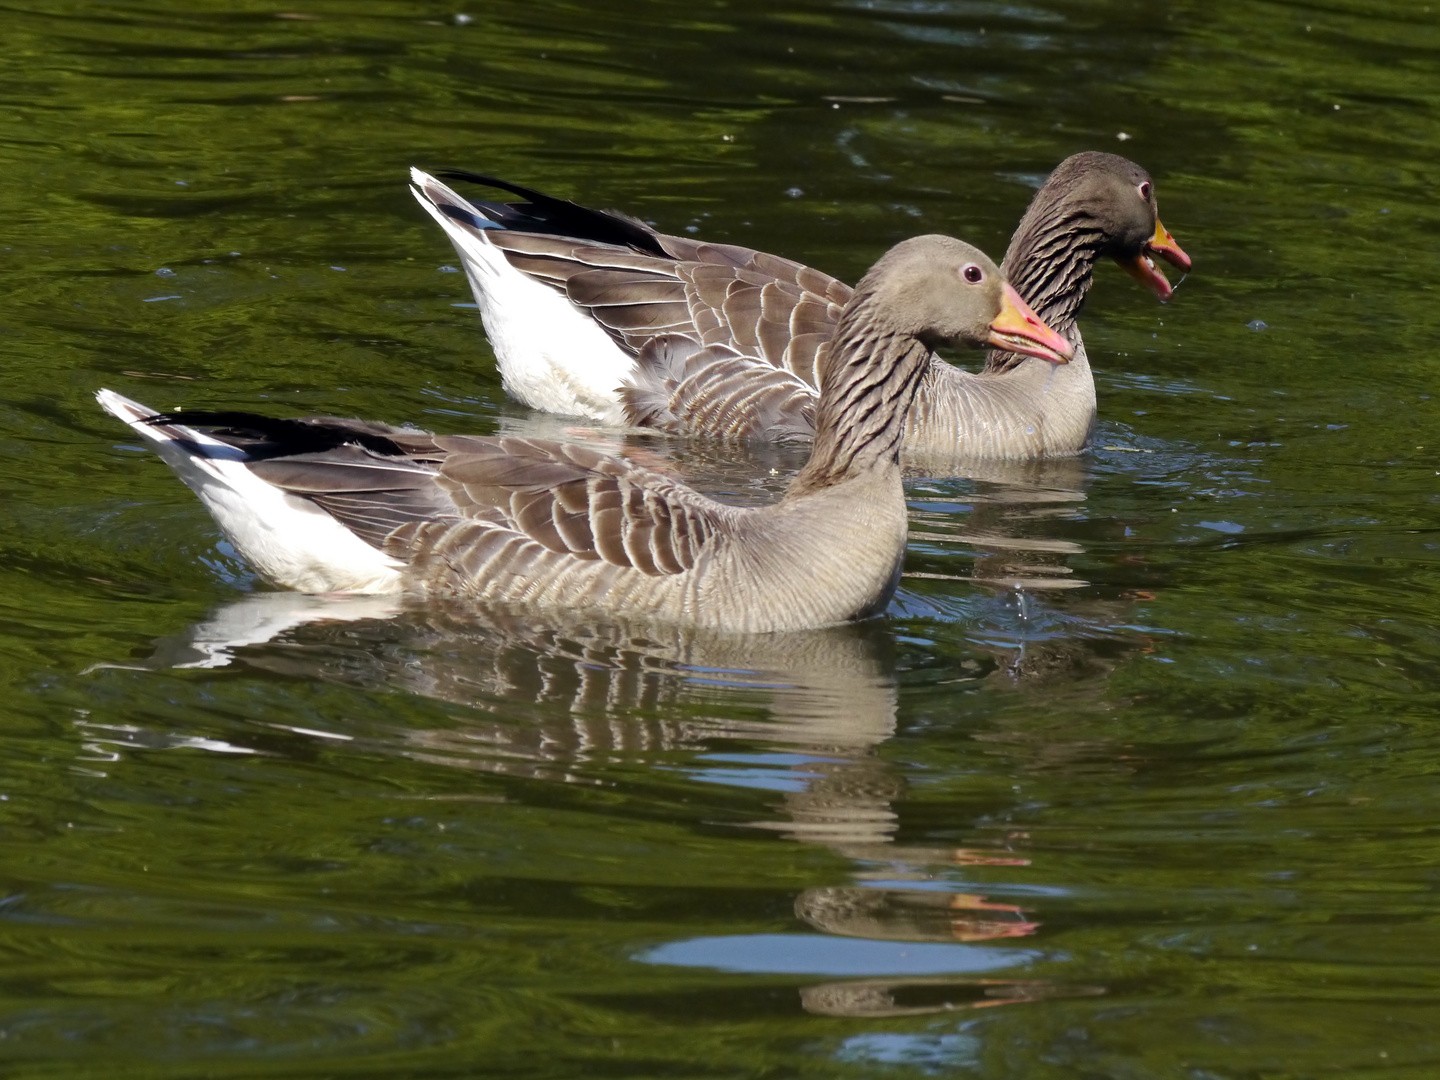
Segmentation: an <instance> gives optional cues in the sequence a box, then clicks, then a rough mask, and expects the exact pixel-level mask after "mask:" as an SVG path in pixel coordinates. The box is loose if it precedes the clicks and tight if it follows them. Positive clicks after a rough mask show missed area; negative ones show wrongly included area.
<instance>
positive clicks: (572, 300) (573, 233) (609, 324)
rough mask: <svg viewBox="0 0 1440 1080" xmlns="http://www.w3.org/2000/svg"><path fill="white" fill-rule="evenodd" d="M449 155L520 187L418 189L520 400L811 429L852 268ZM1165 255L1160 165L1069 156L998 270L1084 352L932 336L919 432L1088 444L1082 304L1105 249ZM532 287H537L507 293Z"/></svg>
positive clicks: (765, 432) (913, 428)
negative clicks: (773, 250)
mask: <svg viewBox="0 0 1440 1080" xmlns="http://www.w3.org/2000/svg"><path fill="white" fill-rule="evenodd" d="M445 175H446V176H447V178H451V179H463V180H470V181H475V182H480V183H485V184H489V185H492V186H496V187H500V188H502V189H505V190H508V191H510V192H511V193H512V194H516V195H519V196H521V197H523V198H524V199H525V200H527V201H525V202H522V203H503V202H499V203H495V202H480V201H474V202H472V201H468V200H466V199H464V198H462V197H461V196H459V195H458V194H456V193H455V191H454V190H453V189H451V188H449V187H447V186H446V185H445V184H443V183H441V182H440V181H439V180H436V179H435V178H434V177H431V176H429V175H427V174H426V173H423V172H421V171H419V170H412V179H413V181H414V189H413V190H414V192H415V195H416V197H417V199H418V200H419V201H420V203H421V205H422V206H424V207H425V209H426V210H427V211H428V212H429V213H430V214H431V216H432V217H434V218H435V220H436V221H437V222H438V223H439V224H440V225H441V227H442V228H444V229H445V231H446V234H447V235H448V236H449V238H450V240H451V242H452V244H454V246H455V249H456V251H457V252H458V253H459V254H460V257H461V259H462V261H463V263H464V265H465V269H466V273H467V274H468V276H469V279H470V283H471V286H472V288H473V290H474V292H475V297H476V301H477V303H478V305H479V307H480V310H481V314H482V317H483V319H484V323H485V328H486V331H487V333H488V334H489V336H490V339H491V343H492V345H493V346H494V350H495V355H496V358H497V361H498V363H499V366H500V371H501V376H502V380H503V383H504V386H505V388H506V390H507V392H509V393H510V394H511V395H512V396H514V397H515V398H517V399H518V400H519V401H521V402H522V403H524V404H527V405H530V406H531V407H533V408H538V409H542V410H545V411H554V412H574V413H576V414H579V415H584V416H588V417H591V418H593V419H598V420H602V421H606V422H612V423H614V422H625V423H630V424H635V425H637V426H647V427H655V428H659V429H661V430H666V431H671V432H690V433H703V434H709V435H722V436H731V437H740V438H748V439H765V440H781V441H787V440H808V439H809V438H810V437H811V436H812V435H813V431H814V411H815V406H816V402H817V400H818V393H819V390H818V386H819V372H820V369H821V368H822V367H823V365H824V362H825V356H826V354H827V352H828V350H829V349H830V347H831V341H832V339H833V337H834V334H835V329H836V327H837V325H838V322H839V318H840V313H841V312H842V311H843V309H844V306H845V304H846V303H847V302H848V301H849V299H850V296H851V290H850V288H849V287H848V286H846V285H845V284H844V283H842V282H840V281H838V280H836V279H835V278H832V277H830V276H829V275H827V274H823V273H821V272H820V271H818V270H813V269H811V268H809V267H806V266H803V265H801V264H799V263H795V262H791V261H789V260H786V259H781V258H779V257H777V256H774V255H768V254H766V253H764V252H759V251H755V250H752V249H749V248H743V247H738V246H735V245H728V244H708V243H705V242H703V241H698V240H694V239H689V238H685V237H676V236H667V235H665V234H662V233H658V232H655V231H654V230H652V229H650V228H649V227H648V226H646V225H644V224H643V223H640V222H637V221H634V220H632V219H629V218H625V217H623V216H621V215H618V214H612V213H604V212H600V211H595V210H590V209H587V208H585V207H582V206H578V205H576V204H574V203H571V202H567V201H565V200H561V199H555V198H552V197H550V196H546V195H543V194H541V193H539V192H535V191H531V190H529V189H527V188H522V187H518V186H516V185H513V184H507V183H504V182H502V181H497V180H494V179H492V178H488V177H480V176H476V175H475V174H469V173H449V174H445ZM1156 255H1158V256H1160V257H1163V258H1166V259H1168V260H1169V261H1171V262H1173V263H1175V264H1176V265H1177V266H1181V267H1182V268H1186V269H1188V267H1189V265H1190V261H1189V258H1188V256H1186V255H1185V253H1184V252H1183V251H1182V250H1181V249H1180V247H1179V245H1178V244H1176V243H1175V241H1174V239H1173V237H1171V236H1170V234H1169V233H1168V232H1167V231H1166V230H1165V229H1164V227H1163V226H1162V225H1161V224H1160V221H1159V217H1158V214H1157V211H1156V208H1155V197H1154V186H1153V182H1152V181H1151V179H1150V177H1149V175H1148V174H1147V173H1146V172H1145V171H1144V170H1143V169H1141V168H1140V167H1139V166H1138V165H1135V164H1134V163H1133V162H1130V161H1127V160H1126V159H1124V158H1121V157H1117V156H1115V155H1113V154H1100V153H1085V154H1076V155H1074V156H1072V157H1070V158H1067V159H1066V160H1065V161H1064V162H1062V163H1061V165H1060V166H1059V167H1058V168H1056V170H1055V171H1054V172H1053V173H1052V174H1051V176H1050V178H1049V179H1048V180H1047V182H1046V183H1045V185H1044V186H1043V187H1042V188H1041V189H1040V191H1039V192H1037V193H1036V195H1035V198H1034V199H1033V200H1032V202H1031V204H1030V207H1029V209H1028V210H1027V212H1026V214H1025V217H1024V218H1023V219H1022V220H1021V223H1020V225H1019V227H1018V228H1017V229H1016V232H1015V235H1014V238H1013V239H1012V240H1011V244H1010V249H1009V251H1008V252H1007V254H1006V258H1005V262H1004V270H1005V273H1006V275H1007V276H1008V277H1010V278H1011V279H1012V280H1013V281H1014V282H1015V285H1016V288H1017V289H1018V290H1019V291H1020V294H1021V296H1022V297H1024V298H1025V299H1026V301H1027V302H1028V303H1030V304H1031V306H1032V307H1034V308H1035V310H1036V311H1038V312H1039V313H1040V314H1041V316H1042V318H1044V319H1045V320H1046V322H1047V323H1049V324H1050V325H1051V326H1052V327H1054V328H1055V329H1056V330H1057V331H1058V332H1060V333H1062V334H1064V335H1065V336H1066V338H1067V339H1068V340H1069V341H1070V343H1071V344H1072V346H1073V347H1074V348H1075V351H1076V359H1075V360H1074V361H1072V363H1071V364H1069V365H1066V366H1065V367H1059V368H1057V367H1054V366H1052V365H1051V364H1049V363H1047V362H1045V361H1044V360H1040V359H1036V358H1029V357H1026V356H1024V355H1020V354H1016V353H1013V352H1008V351H1004V350H997V351H996V352H993V353H992V354H991V355H990V357H989V358H988V361H987V363H986V365H985V369H984V370H983V371H982V372H980V373H977V374H972V373H970V372H966V371H962V370H961V369H959V368H956V367H953V366H952V365H950V364H947V363H945V362H944V361H942V360H940V359H939V358H938V357H933V356H932V357H931V358H930V361H929V367H928V371H927V374H926V378H925V381H924V383H923V385H922V386H921V388H920V391H919V393H918V395H917V398H916V403H915V406H914V409H913V411H912V414H911V416H910V419H909V423H908V426H907V432H906V436H905V446H906V450H907V451H909V452H912V453H914V454H918V455H922V456H924V455H948V456H951V457H954V456H961V457H983V458H1002V459H1006V458H1009V459H1019V458H1034V457H1047V456H1064V455H1069V454H1075V453H1078V452H1079V451H1080V450H1081V449H1083V448H1084V446H1085V445H1086V443H1087V441H1088V439H1089V436H1090V432H1091V429H1092V427H1093V424H1094V418H1095V385H1094V380H1093V378H1092V376H1091V372H1090V366H1089V363H1088V360H1087V359H1086V357H1085V354H1084V349H1083V344H1082V342H1081V339H1080V332H1079V329H1078V327H1077V326H1076V322H1075V319H1076V315H1077V314H1078V312H1079V309H1080V306H1081V303H1082V302H1083V300H1084V298H1085V293H1086V292H1087V291H1088V289H1089V287H1090V282H1091V277H1092V273H1093V268H1094V264H1095V262H1096V261H1097V260H1098V259H1099V258H1101V257H1102V256H1108V257H1111V258H1114V259H1115V260H1116V261H1118V262H1120V263H1121V264H1122V266H1124V267H1125V268H1126V269H1127V270H1128V271H1129V272H1130V273H1132V274H1133V275H1134V276H1136V277H1137V278H1138V279H1140V280H1141V281H1142V282H1144V283H1145V284H1146V285H1148V286H1149V287H1150V288H1151V289H1152V290H1153V291H1155V292H1156V293H1157V294H1158V295H1159V296H1160V297H1161V298H1162V299H1165V298H1168V297H1169V295H1170V291H1171V290H1170V286H1169V284H1168V282H1166V280H1165V277H1164V275H1163V274H1162V273H1161V272H1160V271H1159V270H1158V269H1157V268H1156V266H1155V263H1154V259H1153V258H1152V256H1156ZM521 282H523V285H524V286H525V287H526V288H523V289H522V287H521ZM533 286H539V290H538V291H537V290H535V289H534V288H530V287H533ZM522 292H523V294H524V296H525V298H526V302H525V304H520V303H512V302H511V301H510V299H509V298H510V297H513V296H518V295H520V294H521V293H522ZM582 341H583V344H579V343H581V342H582ZM572 342H573V343H577V344H576V345H575V346H574V347H573V348H572V345H571V343H572ZM581 387H583V390H582V389H577V388H581ZM582 398H583V400H582Z"/></svg>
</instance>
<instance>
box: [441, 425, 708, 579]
mask: <svg viewBox="0 0 1440 1080" xmlns="http://www.w3.org/2000/svg"><path fill="white" fill-rule="evenodd" d="M436 442H437V443H438V444H440V445H441V446H442V447H444V448H445V449H447V450H448V451H449V454H448V455H447V457H446V458H445V461H444V462H443V463H442V464H441V466H440V469H439V473H438V475H437V478H436V481H437V483H438V485H439V486H440V487H441V488H442V489H443V490H444V491H445V492H446V493H447V494H448V495H449V496H450V499H451V500H452V501H453V503H454V504H455V505H456V506H457V507H461V508H462V512H463V513H464V515H465V516H467V517H471V518H476V519H482V520H485V521H488V522H492V523H494V524H497V525H500V526H503V527H504V528H506V529H509V530H511V531H514V532H517V533H520V534H522V535H523V536H525V537H526V538H527V539H529V540H533V541H535V542H536V543H538V544H539V545H540V546H541V547H543V548H545V549H546V550H547V551H552V552H556V553H566V554H569V555H571V556H574V557H576V558H580V559H587V560H596V559H598V560H603V561H604V562H607V563H611V564H613V565H616V566H632V567H634V568H635V569H637V570H639V571H641V572H642V573H645V574H650V575H655V574H678V573H681V572H682V571H685V570H689V569H691V568H692V567H694V566H695V563H696V560H697V559H698V558H699V556H700V553H701V551H702V550H703V548H704V546H705V544H706V542H707V541H708V540H709V539H710V538H711V537H712V536H713V535H715V533H716V532H717V531H718V530H719V529H720V528H722V527H723V524H722V523H723V521H724V519H725V518H727V517H728V516H729V515H731V514H733V513H734V512H735V511H733V510H732V508H730V507H725V506H722V505H720V504H719V503H715V502H712V501H711V500H709V499H706V498H705V497H704V496H702V495H700V494H699V493H698V492H695V491H692V490H691V489H690V488H687V487H685V486H684V485H682V484H679V483H677V482H676V481H674V480H671V479H670V478H669V477H666V476H662V475H661V474H659V473H655V472H651V471H650V470H648V469H643V468H640V467H639V466H637V465H633V464H631V463H630V462H627V461H625V460H623V459H621V458H614V457H609V456H607V455H605V454H601V453H598V452H596V451H593V450H589V449H586V448H584V447H579V446H571V445H568V444H563V443H552V442H544V441H539V440H532V439H510V438H505V439H479V438H469V437H440V438H438V439H437V440H436Z"/></svg>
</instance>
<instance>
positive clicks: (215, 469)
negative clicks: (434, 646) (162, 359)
mask: <svg viewBox="0 0 1440 1080" xmlns="http://www.w3.org/2000/svg"><path fill="white" fill-rule="evenodd" d="M95 400H96V401H98V402H99V403H100V407H101V408H102V409H104V410H105V411H106V412H108V413H109V414H110V415H111V416H114V417H117V418H118V419H120V420H123V421H124V422H125V423H126V424H128V425H130V428H131V430H132V431H134V432H135V433H136V434H137V435H139V436H140V437H141V438H142V439H143V440H144V441H145V442H146V443H147V444H148V445H149V446H150V448H151V449H152V450H154V451H155V452H156V453H157V454H159V455H160V456H161V457H162V458H164V460H165V462H166V464H168V465H169V466H170V467H171V468H172V469H174V470H175V472H176V475H178V476H179V477H180V479H181V480H183V481H185V483H186V484H187V485H188V486H189V487H190V489H191V490H192V491H194V492H195V494H196V495H198V496H200V501H201V502H203V503H204V504H205V508H206V509H207V510H209V511H210V513H211V514H212V515H213V516H214V518H215V521H216V523H217V524H219V526H220V528H221V530H222V531H223V532H224V533H225V536H226V537H227V538H228V539H229V541H230V543H231V544H233V545H234V546H235V550H236V551H238V552H239V553H240V555H241V556H242V557H243V558H244V559H245V561H246V562H247V563H249V564H250V566H251V567H252V568H253V569H254V570H255V571H256V572H257V573H259V574H261V575H263V576H264V577H266V578H268V579H269V580H271V581H273V582H274V583H275V584H277V585H283V586H285V587H287V588H291V589H298V590H300V591H301V592H311V593H340V592H348V593H385V592H395V591H397V590H398V589H399V588H400V584H401V582H400V571H401V569H402V568H403V566H404V563H402V562H400V561H399V560H398V559H393V558H391V557H390V556H389V555H386V554H385V553H384V552H382V551H380V550H379V549H378V548H376V547H374V546H373V545H371V544H368V543H366V542H365V541H364V540H362V539H360V537H358V536H356V535H355V534H354V533H353V532H351V531H350V530H349V529H347V528H346V527H345V526H344V525H341V524H340V522H338V521H336V520H335V519H334V518H333V517H331V516H330V515H329V514H327V513H326V512H325V511H324V510H322V509H320V508H319V507H318V506H316V505H315V504H314V503H312V502H310V501H309V500H308V499H302V498H300V497H298V496H295V495H291V494H289V493H288V492H285V491H282V490H280V489H279V488H277V487H275V486H274V485H273V484H268V483H266V482H265V481H264V480H261V479H260V478H259V477H258V476H256V475H255V474H254V473H253V472H251V471H250V467H249V466H248V465H247V464H246V459H245V453H244V452H243V451H241V450H237V449H236V448H235V447H233V446H230V445H228V444H226V443H223V442H221V441H220V440H218V439H214V438H211V437H210V436H209V435H206V434H204V433H203V432H200V431H196V430H194V429H193V428H188V427H185V426H183V425H181V424H159V425H157V424H148V423H146V422H145V421H146V419H147V418H148V417H151V416H154V415H155V413H156V410H155V409H151V408H147V407H146V406H144V405H141V404H140V403H139V402H137V401H131V400H130V399H129V398H127V397H123V396H122V395H120V394H117V393H115V392H114V391H113V390H101V391H100V392H99V393H97V394H96V395H95Z"/></svg>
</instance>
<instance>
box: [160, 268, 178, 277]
mask: <svg viewBox="0 0 1440 1080" xmlns="http://www.w3.org/2000/svg"><path fill="white" fill-rule="evenodd" d="M155 276H156V277H174V276H175V271H174V270H171V269H170V268H169V267H168V266H162V267H160V269H159V270H156V271H155Z"/></svg>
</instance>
